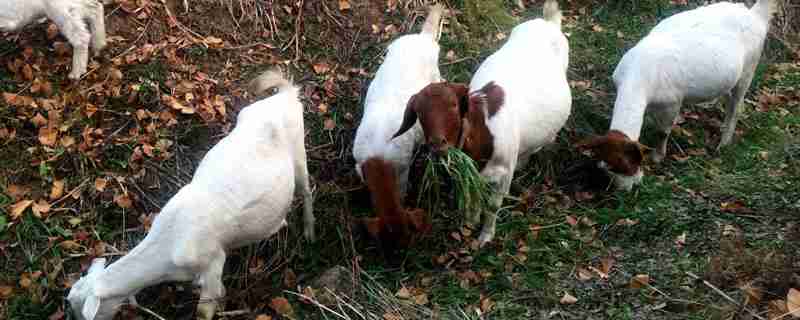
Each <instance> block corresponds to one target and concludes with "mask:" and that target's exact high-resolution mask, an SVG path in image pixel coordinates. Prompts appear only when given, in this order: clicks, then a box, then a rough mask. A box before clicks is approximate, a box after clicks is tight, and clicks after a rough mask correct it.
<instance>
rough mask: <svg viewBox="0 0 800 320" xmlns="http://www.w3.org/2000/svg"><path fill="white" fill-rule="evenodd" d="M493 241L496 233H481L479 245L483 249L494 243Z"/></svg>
mask: <svg viewBox="0 0 800 320" xmlns="http://www.w3.org/2000/svg"><path fill="white" fill-rule="evenodd" d="M492 239H494V232H492V233H481V236H480V237H478V243H479V244H480V247H481V248H483V247H485V246H486V244H488V243H489V242H492Z"/></svg>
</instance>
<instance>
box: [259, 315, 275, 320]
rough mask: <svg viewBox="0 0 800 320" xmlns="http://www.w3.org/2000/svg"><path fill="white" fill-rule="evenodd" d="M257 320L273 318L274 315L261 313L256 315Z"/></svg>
mask: <svg viewBox="0 0 800 320" xmlns="http://www.w3.org/2000/svg"><path fill="white" fill-rule="evenodd" d="M256 320H272V316H268V315H266V314H259V315H258V316H256Z"/></svg>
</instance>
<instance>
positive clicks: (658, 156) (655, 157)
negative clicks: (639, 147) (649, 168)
mask: <svg viewBox="0 0 800 320" xmlns="http://www.w3.org/2000/svg"><path fill="white" fill-rule="evenodd" d="M664 157H665V155H664V154H662V153H660V152H658V151H653V152H651V153H650V161H653V163H656V164H658V163H661V162H663V161H664Z"/></svg>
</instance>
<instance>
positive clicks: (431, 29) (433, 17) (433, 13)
mask: <svg viewBox="0 0 800 320" xmlns="http://www.w3.org/2000/svg"><path fill="white" fill-rule="evenodd" d="M443 14H444V6H442V5H441V4H436V5H433V6H431V7H430V9H428V17H427V18H425V24H423V25H422V33H425V34H429V35H431V36H433V38H434V39H435V40H436V41H439V36H440V35H441V34H442V15H443Z"/></svg>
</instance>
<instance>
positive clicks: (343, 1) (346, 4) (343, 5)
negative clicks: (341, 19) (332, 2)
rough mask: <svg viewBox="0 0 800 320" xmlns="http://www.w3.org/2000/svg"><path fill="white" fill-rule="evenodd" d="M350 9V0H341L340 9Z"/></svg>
mask: <svg viewBox="0 0 800 320" xmlns="http://www.w3.org/2000/svg"><path fill="white" fill-rule="evenodd" d="M348 9H350V1H348V0H339V10H342V11H344V10H348Z"/></svg>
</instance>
